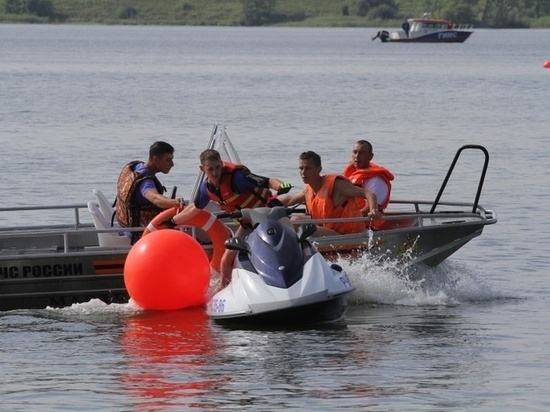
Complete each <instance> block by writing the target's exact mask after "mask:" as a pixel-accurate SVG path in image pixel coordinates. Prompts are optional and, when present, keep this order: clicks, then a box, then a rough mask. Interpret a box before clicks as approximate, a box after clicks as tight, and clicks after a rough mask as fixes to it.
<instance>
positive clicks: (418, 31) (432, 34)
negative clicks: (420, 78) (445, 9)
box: [372, 13, 474, 43]
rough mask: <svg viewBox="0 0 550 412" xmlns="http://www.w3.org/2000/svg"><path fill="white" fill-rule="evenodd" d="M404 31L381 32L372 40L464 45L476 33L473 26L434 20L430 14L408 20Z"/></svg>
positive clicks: (404, 24)
mask: <svg viewBox="0 0 550 412" xmlns="http://www.w3.org/2000/svg"><path fill="white" fill-rule="evenodd" d="M401 28H402V29H403V30H398V31H392V32H389V31H387V30H381V31H379V32H378V33H377V34H376V36H374V37H373V38H372V40H376V39H378V38H379V39H380V40H381V41H382V42H383V43H386V42H400V43H463V42H464V41H466V39H467V38H468V37H470V35H471V34H472V33H473V32H474V31H473V25H472V24H455V23H453V22H451V21H450V20H444V19H434V18H432V17H431V15H430V14H429V13H424V15H423V16H422V17H421V18H411V19H407V21H406V22H405V23H403V25H402V26H401Z"/></svg>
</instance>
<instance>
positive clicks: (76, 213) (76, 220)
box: [0, 204, 91, 231]
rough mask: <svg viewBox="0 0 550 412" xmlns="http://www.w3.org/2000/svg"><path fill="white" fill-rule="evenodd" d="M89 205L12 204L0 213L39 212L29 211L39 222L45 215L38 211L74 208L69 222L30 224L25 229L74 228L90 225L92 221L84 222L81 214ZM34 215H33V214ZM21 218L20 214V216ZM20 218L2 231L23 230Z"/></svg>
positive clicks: (1, 209) (2, 228)
mask: <svg viewBox="0 0 550 412" xmlns="http://www.w3.org/2000/svg"><path fill="white" fill-rule="evenodd" d="M87 208H88V206H87V205H85V204H71V205H53V206H12V207H0V213H2V215H4V214H5V213H9V212H14V213H18V214H19V215H21V213H22V212H37V214H35V215H32V213H29V217H34V219H35V222H39V221H40V220H41V219H42V217H43V216H40V215H39V214H38V212H47V211H52V212H55V211H61V210H69V211H70V210H72V217H71V218H67V222H66V223H64V224H52V225H48V224H39V225H34V226H33V225H29V226H25V227H24V228H25V229H30V230H32V229H39V228H41V229H43V228H48V229H49V228H51V229H55V228H63V227H67V226H69V225H70V226H72V227H74V228H79V227H87V226H90V225H91V223H86V222H83V220H82V219H81V216H84V214H83V212H82V210H86V211H87ZM31 215H32V216H31ZM18 218H19V219H20V218H21V217H20V216H19V217H18ZM0 222H2V219H0ZM18 222H19V220H17V221H15V223H14V224H13V225H11V226H6V227H1V228H0V230H1V231H5V230H21V228H22V227H21V225H20V224H19V223H18Z"/></svg>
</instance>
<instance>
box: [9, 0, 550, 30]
mask: <svg viewBox="0 0 550 412" xmlns="http://www.w3.org/2000/svg"><path fill="white" fill-rule="evenodd" d="M424 12H429V13H431V14H432V15H433V16H434V17H441V18H446V19H449V20H452V21H453V22H457V23H473V24H474V25H475V26H476V27H486V28H505V27H507V28H510V27H550V0H301V1H299V2H297V1H295V0H0V21H4V22H38V23H44V22H68V23H101V24H164V25H226V26H229V25H231V26H236V25H243V26H262V25H294V26H363V27H380V26H393V25H400V23H401V22H402V20H403V19H406V18H408V17H418V16H420V15H422V14H423V13H424Z"/></svg>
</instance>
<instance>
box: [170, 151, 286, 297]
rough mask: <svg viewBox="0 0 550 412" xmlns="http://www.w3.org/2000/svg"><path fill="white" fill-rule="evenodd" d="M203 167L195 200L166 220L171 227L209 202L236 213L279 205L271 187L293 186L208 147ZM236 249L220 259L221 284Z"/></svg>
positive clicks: (241, 232) (279, 189)
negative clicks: (265, 175)
mask: <svg viewBox="0 0 550 412" xmlns="http://www.w3.org/2000/svg"><path fill="white" fill-rule="evenodd" d="M200 163H201V164H200V169H201V170H202V172H204V175H205V179H204V180H203V182H202V183H201V185H200V188H199V192H198V194H197V197H196V198H195V200H194V202H193V203H191V204H190V205H189V206H188V207H186V208H185V209H184V210H183V211H182V212H180V213H178V214H177V215H175V216H174V217H173V218H171V219H169V220H168V221H167V222H165V225H166V226H168V227H175V226H178V225H181V224H184V223H185V222H186V221H188V220H190V219H192V218H193V217H194V216H195V215H196V214H198V213H199V210H200V209H204V208H205V207H206V206H207V205H208V203H209V202H210V201H212V202H215V203H217V204H218V205H219V206H220V207H221V208H222V209H223V210H224V211H226V212H229V213H231V212H234V211H236V210H240V209H244V208H251V209H253V208H257V207H266V206H275V205H280V202H278V201H277V198H276V196H274V194H273V193H272V192H271V190H270V189H272V190H275V191H277V193H278V194H281V193H287V192H288V191H289V190H290V189H291V188H292V185H291V184H290V183H284V182H283V181H281V180H279V179H276V178H269V177H264V176H259V175H256V174H253V173H252V172H250V170H249V169H248V168H247V167H246V166H244V165H239V164H234V163H230V162H224V161H222V159H221V156H220V153H219V152H218V151H217V150H214V149H207V150H205V151H204V152H202V153H201V155H200ZM250 231H251V228H250V227H247V225H245V224H241V226H240V227H239V228H238V229H237V231H236V233H235V237H238V238H244V237H245V236H246V235H247V234H248V233H250ZM237 253H238V252H236V251H233V250H226V251H225V253H224V255H223V257H222V260H221V268H220V270H221V272H222V287H223V286H225V285H226V284H227V283H229V281H230V279H231V270H232V268H233V262H234V261H235V257H236V256H237Z"/></svg>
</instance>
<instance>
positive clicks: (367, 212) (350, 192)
mask: <svg viewBox="0 0 550 412" xmlns="http://www.w3.org/2000/svg"><path fill="white" fill-rule="evenodd" d="M334 191H335V192H336V193H335V194H336V195H337V196H338V199H336V200H337V201H336V202H335V203H334V204H340V202H341V201H342V200H343V198H344V197H359V198H361V199H366V201H367V202H366V205H365V207H364V208H363V209H361V214H362V215H363V216H369V217H373V218H378V217H380V211H379V210H378V201H377V200H376V195H375V194H374V193H373V192H371V191H369V190H365V189H362V188H360V187H358V186H355V185H353V184H352V183H351V182H350V181H348V180H347V179H346V180H345V179H336V182H335V183H334Z"/></svg>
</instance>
